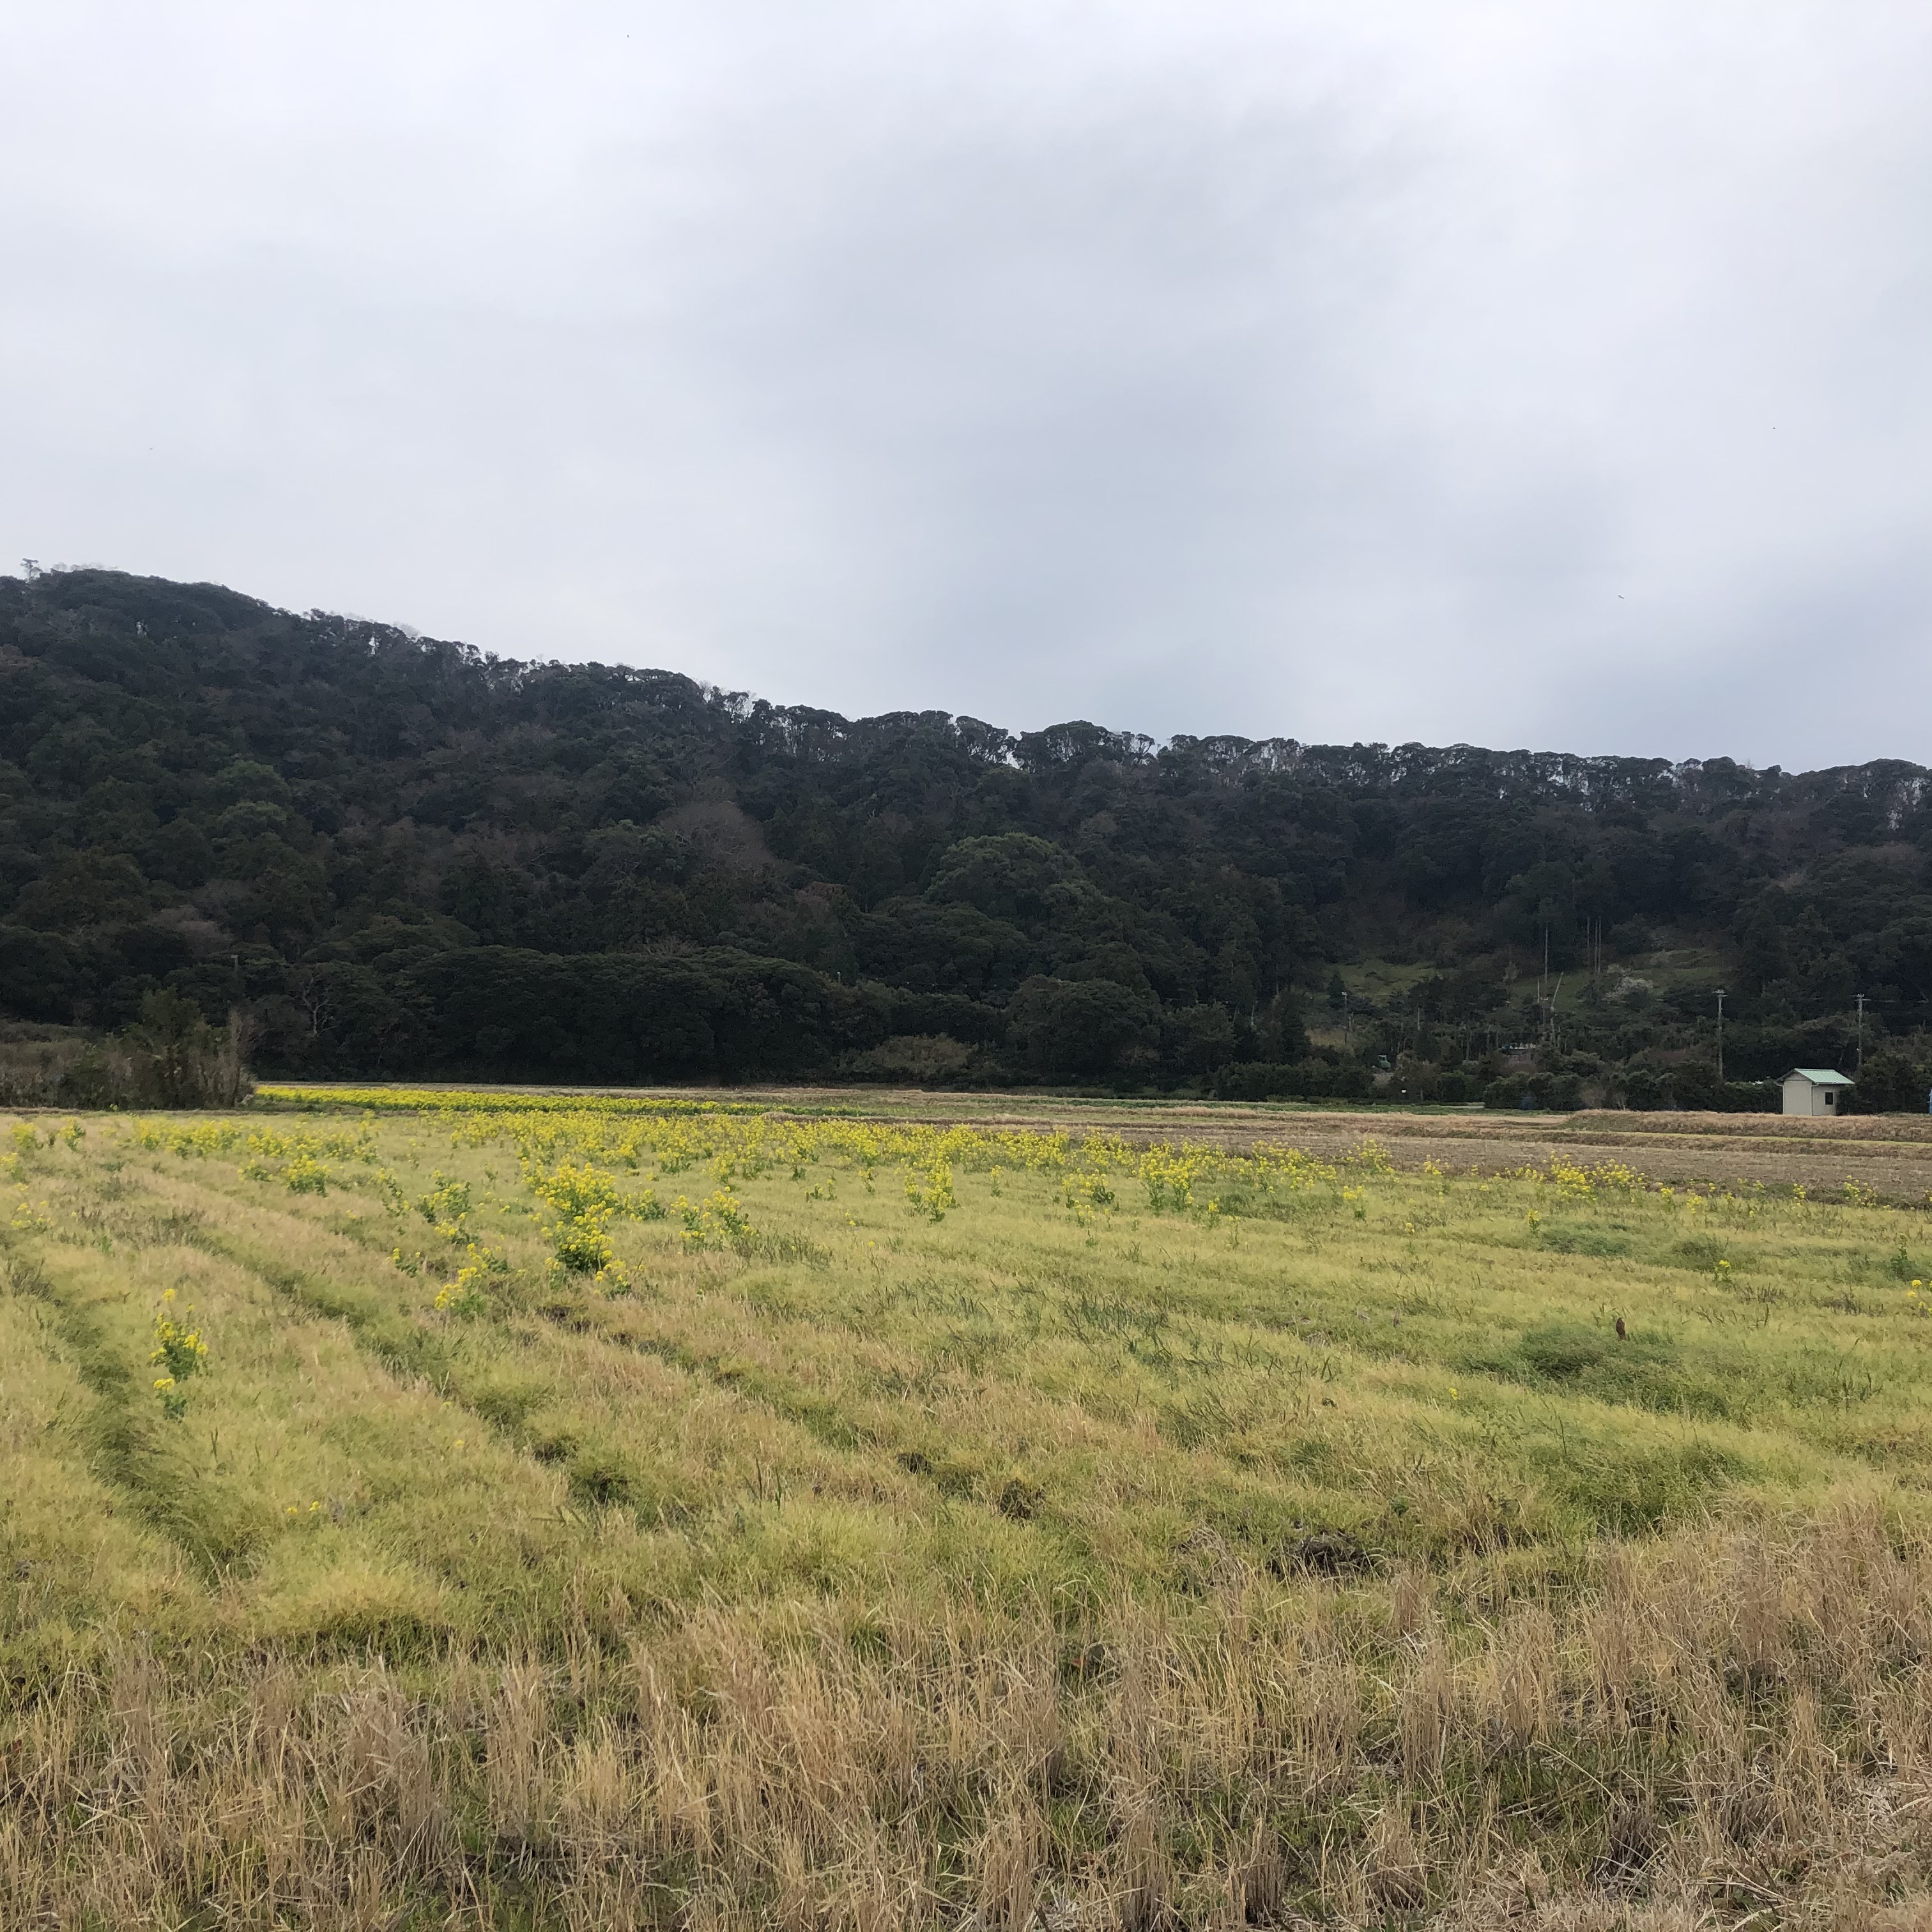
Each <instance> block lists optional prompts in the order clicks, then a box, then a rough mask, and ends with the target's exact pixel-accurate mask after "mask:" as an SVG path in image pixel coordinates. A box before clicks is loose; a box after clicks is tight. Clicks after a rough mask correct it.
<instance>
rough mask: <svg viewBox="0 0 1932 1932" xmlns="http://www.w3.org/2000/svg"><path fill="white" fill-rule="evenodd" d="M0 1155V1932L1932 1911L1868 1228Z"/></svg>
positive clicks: (1916, 1269) (1371, 1204) (933, 1134)
mask: <svg viewBox="0 0 1932 1932" xmlns="http://www.w3.org/2000/svg"><path fill="white" fill-rule="evenodd" d="M338 1098H339V1097H338ZM299 1099H300V1096H299V1095H296V1094H286V1093H285V1094H282V1095H281V1097H279V1104H281V1106H283V1107H284V1108H285V1109H286V1108H288V1107H290V1106H292V1105H293V1104H294V1103H296V1102H297V1101H299ZM0 1137H4V1138H0V1145H4V1146H5V1149H6V1154H5V1164H6V1169H7V1172H6V1175H5V1182H6V1187H7V1195H6V1199H7V1202H9V1203H10V1205H9V1206H8V1208H7V1219H6V1220H5V1223H0V1256H4V1262H5V1270H4V1292H0V1362H4V1363H5V1374H4V1378H0V1443H4V1445H5V1455H6V1458H7V1466H8V1469H9V1472H10V1473H9V1479H8V1483H7V1494H6V1496H5V1500H4V1505H0V1682H4V1685H5V1691H4V1702H0V1923H4V1924H7V1925H8V1926H10V1927H12V1926H19V1927H41V1926H45V1927H55V1926H60V1927H70V1926H82V1925H88V1926H107V1925H113V1926H115V1927H180V1926H184V1925H190V1924H192V1925H196V1926H199V1925H208V1926H213V1925H222V1926H234V1927H269V1926H271V1925H273V1924H290V1923H301V1924H314V1925H319V1926H320V1925H327V1926H344V1927H347V1926H351V1925H353V1926H359V1927H373V1926H379V1925H380V1926H384V1927H398V1928H400V1927H431V1926H436V1927H484V1926H491V1927H523V1928H528V1929H529V1932H535V1928H540V1927H541V1928H548V1927H576V1928H583V1932H589V1928H592V1927H595V1928H599V1932H603V1929H604V1928H608V1927H613V1926H619V1925H625V1926H628V1925H633V1924H636V1925H645V1926H658V1927H667V1928H668V1927H679V1928H687V1927H700V1926H702V1927H718V1928H723V1927H744V1928H751V1927H769V1926H774V1925H781V1926H791V1927H818V1926H824V1927H886V1926H894V1927H896V1926H902V1925H913V1926H916V1925H926V1924H930V1925H934V1926H941V1925H950V1926H959V1927H964V1926H971V1927H975V1928H985V1929H986V1932H991V1928H994V1927H1001V1928H1011V1932H1024V1928H1027V1927H1034V1926H1043V1927H1059V1928H1071V1927H1083V1928H1084V1927H1123V1928H1134V1929H1135V1932H1151V1928H1154V1927H1161V1926H1183V1925H1185V1926H1199V1927H1207V1926H1227V1927H1232V1926H1235V1925H1238V1924H1287V1923H1293V1922H1299V1921H1301V1920H1303V1919H1304V1918H1313V1919H1315V1920H1317V1921H1321V1922H1326V1923H1335V1924H1348V1925H1357V1926H1367V1925H1394V1924H1412V1923H1415V1922H1417V1921H1418V1918H1420V1917H1421V1915H1425V1914H1428V1915H1435V1918H1436V1922H1437V1923H1439V1924H1444V1925H1451V1926H1457V1927H1465V1928H1474V1927H1496V1928H1502V1927H1543V1928H1550V1932H1555V1928H1557V1927H1569V1928H1572V1932H1575V1929H1576V1928H1581V1927H1610V1926H1612V1925H1617V1926H1625V1927H1641V1928H1652V1932H1672V1928H1680V1927H1691V1926H1693V1925H1697V1924H1709V1923H1712V1922H1717V1923H1725V1924H1737V1925H1739V1926H1740V1927H1742V1926H1744V1925H1746V1924H1749V1925H1752V1926H1755V1927H1766V1926H1770V1925H1785V1926H1792V1925H1819V1926H1824V1925H1828V1924H1829V1925H1832V1926H1837V1927H1846V1928H1849V1927H1854V1926H1855V1927H1861V1928H1867V1927H1887V1926H1889V1927H1895V1928H1898V1932H1903V1928H1905V1927H1915V1926H1920V1925H1922V1924H1924V1923H1925V1922H1926V1918H1925V1914H1926V1912H1927V1910H1928V1909H1932V1860H1928V1858H1927V1852H1926V1847H1925V1841H1924V1833H1923V1830H1922V1826H1921V1820H1922V1817H1923V1814H1924V1808H1925V1807H1926V1806H1927V1804H1928V1803H1932V1696H1929V1695H1928V1692H1927V1682H1926V1675H1925V1668H1926V1659H1927V1656H1928V1655H1932V1612H1928V1604H1932V1596H1928V1592H1927V1563H1928V1558H1932V1542H1928V1530H1932V1520H1928V1517H1927V1508H1926V1503H1925V1497H1926V1494H1927V1483H1928V1481H1932V1433H1928V1430H1929V1429H1932V1394H1928V1382H1927V1376H1926V1372H1925V1371H1926V1365H1927V1355H1928V1351H1932V1315H1928V1313H1927V1301H1928V1290H1927V1286H1926V1283H1927V1280H1928V1279H1932V1248H1928V1247H1927V1243H1926V1239H1925V1233H1924V1217H1923V1215H1922V1214H1920V1213H1916V1212H1906V1211H1897V1210H1894V1209H1891V1208H1885V1207H1882V1206H1878V1205H1873V1202H1872V1196H1871V1194H1870V1190H1868V1189H1865V1188H1864V1187H1861V1186H1859V1185H1858V1184H1856V1183H1855V1182H1854V1183H1853V1184H1849V1185H1848V1186H1847V1187H1844V1188H1843V1189H1841V1190H1835V1193H1834V1195H1833V1196H1832V1198H1829V1199H1826V1198H1820V1197H1819V1196H1813V1197H1811V1198H1805V1196H1804V1194H1803V1191H1802V1190H1796V1191H1794V1190H1790V1189H1783V1190H1773V1189H1766V1188H1761V1187H1760V1188H1744V1189H1741V1190H1739V1191H1736V1192H1734V1193H1721V1192H1718V1191H1715V1190H1709V1189H1704V1190H1684V1189H1682V1188H1665V1187H1658V1186H1657V1185H1655V1184H1650V1183H1647V1182H1646V1181H1645V1180H1644V1179H1643V1177H1642V1176H1641V1175H1640V1174H1638V1173H1637V1172H1634V1171H1633V1170H1632V1169H1631V1168H1630V1167H1628V1166H1624V1165H1622V1164H1620V1163H1615V1162H1596V1163H1592V1164H1590V1165H1589V1166H1583V1165H1580V1164H1577V1163H1573V1162H1571V1161H1570V1160H1565V1159H1562V1158H1557V1159H1553V1160H1551V1161H1550V1162H1549V1163H1547V1165H1544V1166H1538V1167H1536V1168H1533V1169H1523V1170H1521V1171H1519V1172H1515V1173H1514V1174H1511V1175H1501V1176H1496V1175H1491V1176H1488V1177H1484V1176H1481V1175H1474V1174H1470V1173H1463V1174H1460V1175H1454V1174H1451V1173H1447V1172H1439V1171H1437V1170H1436V1169H1435V1168H1434V1167H1433V1166H1430V1167H1425V1168H1423V1169H1420V1170H1412V1171H1407V1172H1397V1171H1396V1170H1394V1169H1392V1168H1391V1165H1390V1163H1389V1161H1388V1157H1387V1156H1386V1155H1385V1153H1384V1152H1383V1151H1382V1149H1381V1148H1379V1147H1378V1146H1377V1145H1376V1144H1375V1143H1374V1142H1358V1143H1357V1144H1356V1145H1355V1146H1354V1147H1353V1148H1351V1149H1349V1150H1348V1151H1346V1152H1345V1153H1343V1154H1341V1155H1340V1156H1339V1157H1336V1158H1332V1159H1324V1158H1318V1157H1313V1156H1311V1155H1310V1154H1306V1153H1303V1152H1300V1151H1297V1150H1295V1148H1292V1147H1289V1146H1286V1145H1262V1146H1259V1147H1256V1148H1253V1149H1252V1150H1250V1151H1247V1152H1244V1153H1234V1152H1226V1153H1216V1152H1213V1151H1209V1150H1207V1149H1205V1148H1197V1147H1190V1146H1188V1145H1184V1144H1175V1143H1154V1144H1151V1145H1141V1146H1130V1145H1127V1143H1125V1142H1122V1141H1121V1140H1118V1139H1115V1138H1112V1137H1111V1136H1107V1135H1105V1134H1100V1135H1095V1136H1090V1137H1088V1138H1086V1139H1074V1138H1072V1137H1070V1136H1067V1135H1066V1134H1055V1133H1040V1132H1030V1131H1024V1130H1013V1131H1009V1130H997V1129H994V1128H992V1127H985V1128H967V1127H962V1128H954V1129H950V1130H940V1129H938V1128H936V1127H929V1126H922V1125H919V1124H916V1123H910V1122H904V1121H880V1120H874V1119H867V1118H862V1117H859V1116H858V1115H844V1116H832V1115H826V1116H824V1117H822V1118H790V1119H781V1118H775V1117H772V1116H769V1115H760V1114H758V1113H757V1112H754V1110H752V1109H750V1108H748V1107H745V1108H739V1109H732V1108H728V1107H727V1108H719V1107H715V1106H713V1107H700V1106H694V1105H689V1106H679V1105H676V1104H667V1103H655V1104H651V1103H604V1104H602V1105H599V1106H587V1105H586V1104H584V1103H580V1102H572V1101H567V1100H562V1101H560V1100H550V1101H546V1100H543V1099H541V1097H523V1098H520V1099H518V1098H511V1099H503V1098H499V1099H496V1100H487V1099H478V1098H472V1099H467V1100H466V1099H463V1098H461V1097H437V1096H419V1097H412V1096H410V1095H409V1094H398V1093H394V1092H390V1093H372V1094H368V1095H366V1096H362V1097H360V1098H359V1101H358V1104H357V1105H356V1106H353V1107H350V1108H347V1109H344V1108H342V1107H341V1106H339V1104H338V1103H336V1102H330V1103H320V1102H317V1103H314V1105H313V1106H312V1107H311V1110H310V1111H308V1112H305V1113H304V1112H283V1113H281V1114H280V1115H266V1116H265V1115H263V1113H262V1112H260V1111H259V1109H258V1110H257V1111H255V1112H252V1113H251V1114H250V1115H246V1116H240V1117H228V1116H223V1115H202V1116H199V1117H196V1116H187V1115H172V1116H160V1117H156V1118H128V1117H113V1116H106V1115H95V1116H92V1117H86V1118H82V1117H77V1118H74V1119H72V1120H71V1121H62V1120H60V1119H58V1118H49V1117H47V1116H46V1115H41V1116H39V1117H37V1118H35V1119H34V1120H32V1121H17V1122H13V1123H6V1122H0Z"/></svg>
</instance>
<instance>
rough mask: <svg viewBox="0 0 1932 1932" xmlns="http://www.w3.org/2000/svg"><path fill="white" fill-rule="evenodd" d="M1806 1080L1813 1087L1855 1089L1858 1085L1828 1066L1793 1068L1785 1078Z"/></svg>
mask: <svg viewBox="0 0 1932 1932" xmlns="http://www.w3.org/2000/svg"><path fill="white" fill-rule="evenodd" d="M1784 1077H1785V1079H1787V1080H1790V1079H1793V1078H1794V1077H1795V1078H1796V1079H1800V1080H1808V1081H1810V1082H1811V1084H1812V1085H1813V1086H1814V1087H1855V1086H1856V1085H1858V1082H1856V1081H1855V1080H1853V1079H1850V1078H1849V1076H1846V1075H1845V1074H1843V1073H1836V1072H1835V1071H1834V1070H1832V1068H1830V1067H1793V1069H1792V1070H1791V1071H1790V1073H1787V1075H1786V1076H1784Z"/></svg>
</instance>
